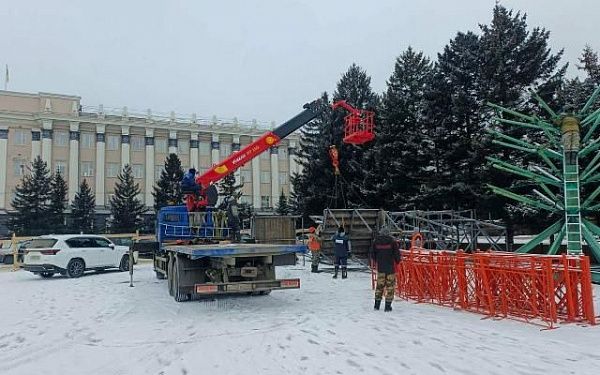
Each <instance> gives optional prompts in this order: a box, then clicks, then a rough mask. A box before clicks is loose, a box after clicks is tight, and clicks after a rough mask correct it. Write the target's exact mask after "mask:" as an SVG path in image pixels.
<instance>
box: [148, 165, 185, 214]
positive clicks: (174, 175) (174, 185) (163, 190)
mask: <svg viewBox="0 0 600 375" xmlns="http://www.w3.org/2000/svg"><path fill="white" fill-rule="evenodd" d="M182 179H183V169H182V168H181V160H179V157H178V156H177V155H176V154H169V156H167V158H166V159H165V167H164V169H163V170H162V172H161V173H160V179H159V180H158V181H157V182H156V184H155V185H154V191H153V192H152V196H154V209H155V210H156V212H158V210H160V209H161V208H162V207H165V206H168V205H179V204H181V203H182V202H183V193H182V192H181V180H182Z"/></svg>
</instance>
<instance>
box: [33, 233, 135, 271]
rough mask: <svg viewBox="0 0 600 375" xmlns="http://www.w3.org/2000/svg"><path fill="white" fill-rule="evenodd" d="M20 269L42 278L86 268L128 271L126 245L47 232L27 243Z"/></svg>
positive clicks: (95, 238) (86, 235) (78, 235)
mask: <svg viewBox="0 0 600 375" xmlns="http://www.w3.org/2000/svg"><path fill="white" fill-rule="evenodd" d="M23 268H24V269H25V270H26V271H30V272H33V273H34V274H36V275H38V274H39V275H40V276H42V277H44V278H48V277H52V276H53V275H54V274H55V273H60V274H62V275H67V276H69V277H79V276H81V275H83V272H84V271H86V270H103V269H106V268H118V269H119V270H121V271H127V270H129V248H128V247H127V246H116V245H115V244H113V243H112V242H111V241H110V240H109V239H108V238H106V237H102V236H96V235H88V234H71V235H47V236H40V237H36V238H34V239H32V240H31V242H30V243H28V244H27V246H26V248H25V258H24V262H23Z"/></svg>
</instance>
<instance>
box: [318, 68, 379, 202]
mask: <svg viewBox="0 0 600 375" xmlns="http://www.w3.org/2000/svg"><path fill="white" fill-rule="evenodd" d="M338 100H345V101H346V102H347V103H348V104H350V105H351V106H353V107H355V108H358V109H366V110H371V111H374V110H376V109H377V108H378V107H379V97H378V96H377V94H376V93H374V92H373V90H372V89H371V77H369V76H368V75H367V73H366V71H365V70H363V69H362V68H361V67H360V66H358V65H356V64H352V65H351V66H350V67H349V68H348V71H346V73H344V74H343V75H342V78H341V79H340V80H339V82H338V84H337V87H336V90H335V92H334V93H333V101H334V102H336V101H338ZM347 114H348V113H347V112H345V111H343V110H337V111H335V112H333V113H332V114H331V117H330V123H331V125H330V132H331V133H330V135H331V139H330V144H332V145H336V146H337V148H338V150H339V160H340V171H341V175H342V177H343V185H342V188H343V189H344V195H345V197H346V199H347V201H348V205H349V206H352V207H359V206H364V205H366V202H365V200H364V198H363V186H362V185H363V181H364V180H365V171H366V170H367V168H365V163H364V162H365V161H364V158H363V153H364V150H365V149H368V148H369V147H371V145H370V144H368V145H364V146H354V145H348V144H345V143H344V142H343V138H344V117H345V116H346V115H347ZM325 156H326V157H327V158H328V155H327V153H325ZM368 167H371V166H368ZM334 193H335V192H334ZM323 208H325V207H323Z"/></svg>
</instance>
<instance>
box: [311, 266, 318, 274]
mask: <svg viewBox="0 0 600 375" xmlns="http://www.w3.org/2000/svg"><path fill="white" fill-rule="evenodd" d="M317 267H318V266H316V265H312V266H311V269H310V272H312V273H317V272H319V271H318V269H317Z"/></svg>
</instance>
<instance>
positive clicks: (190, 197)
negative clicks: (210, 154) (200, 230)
mask: <svg viewBox="0 0 600 375" xmlns="http://www.w3.org/2000/svg"><path fill="white" fill-rule="evenodd" d="M339 107H341V108H344V109H346V110H347V111H349V112H350V114H348V115H347V116H346V117H345V118H344V120H345V136H344V142H346V143H351V144H363V143H365V142H368V141H370V140H372V139H373V138H374V133H373V130H374V129H373V112H371V111H365V110H360V109H357V108H354V107H352V106H351V105H349V104H348V103H346V101H344V100H340V101H337V102H335V103H333V105H332V106H331V108H332V109H334V110H335V109H336V108H339ZM325 109H327V104H326V103H324V102H323V101H322V100H321V99H317V100H315V101H313V102H311V103H307V104H305V105H304V110H303V111H302V112H300V113H299V114H298V115H296V116H295V117H293V118H291V119H290V120H288V121H286V122H284V123H283V124H281V125H279V126H278V127H277V128H275V129H274V130H272V131H268V132H266V133H265V134H263V135H262V136H261V137H260V138H259V139H257V140H256V141H254V142H252V143H251V144H249V145H248V146H246V147H244V148H243V149H241V150H240V151H238V152H235V153H233V154H231V155H230V156H229V157H227V158H226V159H225V160H223V161H222V162H220V163H219V164H217V165H215V166H213V167H212V168H211V169H209V170H208V171H206V172H205V173H203V174H201V175H199V176H197V177H196V184H197V191H195V192H188V193H187V194H186V198H185V199H186V207H187V210H188V211H189V212H194V211H201V210H203V209H205V208H206V207H207V206H214V205H215V204H216V201H217V198H218V192H217V188H216V186H215V183H216V182H217V181H219V180H221V179H222V178H224V177H225V176H227V175H229V174H230V173H233V172H234V171H235V170H237V169H238V168H241V167H242V166H244V165H245V164H246V163H248V162H249V161H251V160H252V159H254V158H255V157H256V156H258V155H260V154H261V153H262V152H264V151H266V150H268V149H269V148H270V147H273V146H276V145H277V144H278V143H279V142H280V141H281V140H282V139H284V138H285V137H287V136H288V135H290V134H291V133H293V132H294V131H296V130H298V129H299V128H301V127H302V126H303V125H305V124H306V123H308V122H310V121H311V120H313V119H314V118H315V117H317V116H319V115H320V114H321V113H322V112H323V111H324V110H325Z"/></svg>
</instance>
